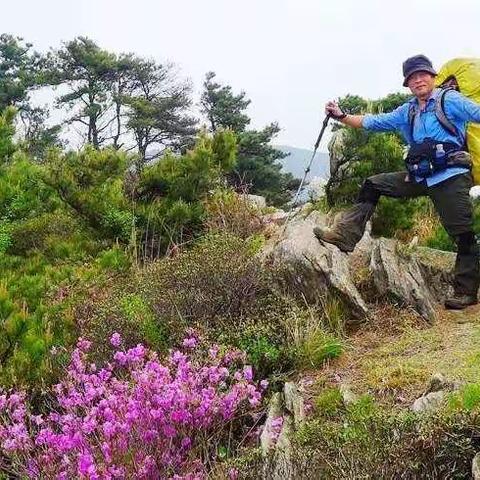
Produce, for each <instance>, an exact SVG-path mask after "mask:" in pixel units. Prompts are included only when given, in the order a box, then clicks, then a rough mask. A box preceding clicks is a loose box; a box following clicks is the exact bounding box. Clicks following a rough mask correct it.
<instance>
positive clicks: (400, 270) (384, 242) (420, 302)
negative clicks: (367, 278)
mask: <svg viewBox="0 0 480 480" xmlns="http://www.w3.org/2000/svg"><path fill="white" fill-rule="evenodd" d="M370 268H371V270H372V273H373V280H374V284H375V287H376V290H377V291H378V293H379V294H380V295H385V296H388V297H390V298H393V299H394V300H395V301H398V302H399V303H400V304H402V305H403V306H411V307H413V308H414V310H416V311H417V312H418V313H419V314H420V315H421V316H422V317H423V318H425V319H426V320H427V321H429V322H433V321H434V320H435V318H436V310H435V306H436V298H435V295H434V294H433V292H432V290H431V289H430V286H429V283H428V282H427V281H426V279H425V278H424V276H423V270H422V268H421V267H420V265H419V262H418V261H417V259H416V257H415V256H414V255H411V254H409V253H408V252H403V253H402V252H399V250H398V249H397V242H396V241H394V240H390V239H386V238H380V239H378V240H377V241H376V242H375V245H374V247H373V250H372V256H371V260H370Z"/></svg>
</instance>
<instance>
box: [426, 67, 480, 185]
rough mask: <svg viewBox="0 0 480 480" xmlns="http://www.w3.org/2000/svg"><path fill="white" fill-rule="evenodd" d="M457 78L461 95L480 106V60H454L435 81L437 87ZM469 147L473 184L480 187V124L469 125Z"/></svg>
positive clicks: (441, 71)
mask: <svg viewBox="0 0 480 480" xmlns="http://www.w3.org/2000/svg"><path fill="white" fill-rule="evenodd" d="M450 78H455V79H456V81H457V83H458V87H459V90H460V93H462V94H463V95H465V96H466V97H468V98H470V100H473V101H474V102H476V103H479V104H480V58H454V59H453V60H450V61H449V62H447V63H446V64H445V65H443V67H442V68H441V69H440V71H439V72H438V75H437V77H436V79H435V83H436V85H437V86H441V85H442V84H443V83H444V82H445V81H446V80H449V79H450ZM466 136H467V146H468V151H469V152H470V155H471V156H472V174H473V183H474V184H475V185H480V124H479V123H469V124H468V125H467V135H466Z"/></svg>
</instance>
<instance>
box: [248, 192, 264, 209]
mask: <svg viewBox="0 0 480 480" xmlns="http://www.w3.org/2000/svg"><path fill="white" fill-rule="evenodd" d="M244 198H245V200H246V201H247V202H248V203H250V204H252V205H254V206H255V207H257V208H265V207H266V206H267V201H266V200H265V197H262V196H261V195H252V194H246V195H245V196H244Z"/></svg>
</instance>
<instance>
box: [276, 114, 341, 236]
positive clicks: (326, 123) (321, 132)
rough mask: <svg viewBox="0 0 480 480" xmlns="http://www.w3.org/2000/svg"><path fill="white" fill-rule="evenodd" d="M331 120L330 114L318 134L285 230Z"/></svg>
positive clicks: (286, 221)
mask: <svg viewBox="0 0 480 480" xmlns="http://www.w3.org/2000/svg"><path fill="white" fill-rule="evenodd" d="M330 118H332V114H331V113H328V114H327V116H326V117H325V120H323V125H322V129H321V130H320V133H319V134H318V138H317V141H316V142H315V146H314V148H313V154H312V158H311V159H310V163H309V164H308V167H307V168H306V169H305V173H304V175H303V178H302V181H301V182H300V186H299V187H298V190H297V193H296V194H295V197H294V199H293V204H292V208H291V209H290V211H289V212H288V215H287V219H286V220H285V228H286V227H287V223H288V221H289V220H290V214H291V213H292V211H293V209H294V208H295V207H296V205H297V200H298V196H299V195H300V192H301V191H302V188H303V184H304V183H305V180H306V178H307V175H308V173H309V172H310V167H311V166H312V163H313V160H314V158H315V155H316V154H317V149H318V146H319V145H320V142H321V140H322V137H323V132H325V129H326V128H327V125H328V121H329V120H330ZM284 230H285V229H284Z"/></svg>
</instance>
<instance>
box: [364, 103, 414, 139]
mask: <svg viewBox="0 0 480 480" xmlns="http://www.w3.org/2000/svg"><path fill="white" fill-rule="evenodd" d="M408 109H409V103H408V102H407V103H404V104H403V105H400V106H399V107H398V108H396V109H395V110H393V111H392V112H390V113H379V114H377V115H372V114H367V115H365V116H364V117H363V121H362V126H363V128H365V129H366V130H371V131H373V132H391V131H394V130H400V129H402V128H405V126H408Z"/></svg>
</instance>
